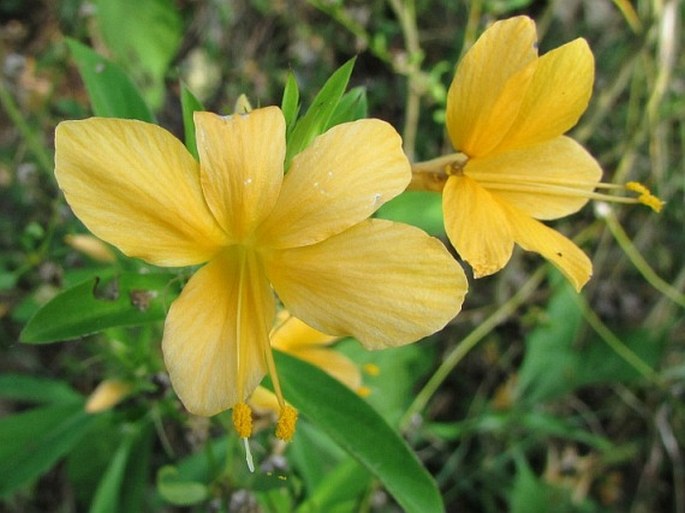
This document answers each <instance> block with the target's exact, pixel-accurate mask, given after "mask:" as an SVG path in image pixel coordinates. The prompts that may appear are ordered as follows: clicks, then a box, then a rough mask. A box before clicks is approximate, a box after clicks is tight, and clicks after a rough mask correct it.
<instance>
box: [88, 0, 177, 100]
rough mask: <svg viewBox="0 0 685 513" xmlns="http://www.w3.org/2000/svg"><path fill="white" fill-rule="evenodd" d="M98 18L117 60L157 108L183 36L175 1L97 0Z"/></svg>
mask: <svg viewBox="0 0 685 513" xmlns="http://www.w3.org/2000/svg"><path fill="white" fill-rule="evenodd" d="M96 17H97V22H98V27H99V29H100V31H101V33H102V37H103V39H104V41H105V44H106V45H107V47H108V48H109V50H110V51H111V52H112V55H113V56H114V57H113V58H114V60H115V61H116V62H118V63H119V64H121V65H122V66H124V68H125V69H126V70H127V72H128V73H129V75H130V76H131V77H132V78H133V80H134V81H135V82H136V84H137V85H138V86H139V87H140V88H141V89H142V90H143V91H144V95H145V98H147V100H148V102H149V104H150V105H152V106H153V107H154V108H155V109H156V108H159V107H160V106H161V105H162V102H163V99H164V77H165V75H166V72H167V70H168V68H169V64H170V63H171V61H172V59H173V58H174V56H175V55H176V51H177V50H178V47H179V45H180V43H181V39H182V37H183V22H182V19H181V15H180V13H179V11H178V8H177V7H176V6H175V5H174V1H173V0H145V1H142V2H141V1H140V0H97V1H96Z"/></svg>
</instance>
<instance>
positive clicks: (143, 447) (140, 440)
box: [119, 417, 157, 512]
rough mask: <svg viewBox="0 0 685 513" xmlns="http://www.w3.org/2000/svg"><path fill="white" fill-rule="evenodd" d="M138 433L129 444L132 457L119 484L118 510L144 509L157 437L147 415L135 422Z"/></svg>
mask: <svg viewBox="0 0 685 513" xmlns="http://www.w3.org/2000/svg"><path fill="white" fill-rule="evenodd" d="M137 428H138V433H137V436H136V437H135V438H134V440H133V445H132V446H131V454H133V455H134V457H133V458H129V459H128V463H127V464H126V470H125V472H124V480H123V482H122V484H121V494H120V498H119V511H123V512H128V511H144V510H145V508H144V507H143V504H144V501H145V496H146V494H147V490H148V486H149V485H148V480H149V476H150V467H151V457H152V451H153V446H154V445H155V441H156V439H157V437H156V432H155V426H154V423H153V422H152V420H151V419H150V418H149V417H144V418H143V419H141V421H140V422H138V423H137Z"/></svg>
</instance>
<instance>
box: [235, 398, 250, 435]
mask: <svg viewBox="0 0 685 513" xmlns="http://www.w3.org/2000/svg"><path fill="white" fill-rule="evenodd" d="M233 427H234V428H235V430H236V432H237V433H238V436H239V437H240V438H250V436H251V435H252V409H251V408H250V407H249V406H248V405H247V404H246V403H242V402H241V403H238V404H236V405H235V406H234V407H233Z"/></svg>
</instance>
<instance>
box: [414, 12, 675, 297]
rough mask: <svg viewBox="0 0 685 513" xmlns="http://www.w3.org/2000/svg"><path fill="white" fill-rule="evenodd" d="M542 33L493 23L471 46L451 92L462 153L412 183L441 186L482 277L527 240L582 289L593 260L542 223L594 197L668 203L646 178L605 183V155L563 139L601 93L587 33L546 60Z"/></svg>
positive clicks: (451, 220) (425, 167) (450, 222)
mask: <svg viewBox="0 0 685 513" xmlns="http://www.w3.org/2000/svg"><path fill="white" fill-rule="evenodd" d="M536 37H537V36H536V31H535V24H534V22H533V21H532V20H531V19H530V18H528V17H526V16H518V17H514V18H511V19H508V20H504V21H499V22H497V23H494V24H493V25H492V26H491V27H490V28H488V29H487V30H486V31H485V32H484V33H483V35H482V36H481V37H480V38H479V39H478V40H477V41H476V43H475V44H474V45H473V47H472V48H470V49H469V51H468V52H467V53H466V54H465V56H464V58H463V59H462V61H461V62H460V63H459V66H458V67H457V70H456V73H455V76H454V79H453V81H452V84H451V86H450V88H449V91H448V96H447V108H446V116H447V119H446V126H447V132H448V134H449V138H450V140H451V142H452V145H453V146H454V148H455V149H456V150H457V151H459V152H460V153H456V154H452V155H447V156H444V157H439V158H437V159H434V160H431V161H428V162H423V163H419V164H416V165H414V166H413V171H414V181H413V184H412V188H419V189H429V190H437V191H442V193H443V213H444V218H445V230H446V232H447V236H448V237H449V239H450V241H451V242H452V244H453V245H454V247H455V248H456V250H457V252H458V253H459V255H460V256H461V257H462V258H463V259H464V260H466V261H467V262H468V263H469V264H470V265H471V266H472V268H473V272H474V275H475V276H476V277H481V276H487V275H490V274H493V273H495V272H497V271H499V270H500V269H502V267H504V266H505V265H506V263H507V262H508V261H509V259H510V257H511V255H512V251H513V248H514V244H518V245H519V246H521V247H522V248H523V249H525V250H529V251H534V252H537V253H539V254H541V255H542V256H544V257H545V258H546V259H548V260H549V261H550V262H552V263H553V264H554V265H555V266H556V267H557V268H558V269H559V270H560V271H561V272H562V273H563V274H564V275H565V276H566V277H567V278H568V279H569V281H570V282H571V283H572V284H573V286H574V287H575V288H576V290H580V289H581V288H582V287H583V285H584V284H585V283H586V282H587V281H588V280H589V278H590V276H591V274H592V263H591V262H590V259H589V258H588V257H587V256H586V255H585V253H583V251H581V250H580V248H578V247H577V246H576V245H575V244H574V243H573V242H571V241H570V240H569V239H568V238H566V237H564V236H563V235H561V234H560V233H558V232H557V231H555V230H553V229H551V228H549V227H547V226H545V225H544V224H543V223H541V222H540V221H539V220H552V219H558V218H560V217H564V216H567V215H569V214H572V213H574V212H577V211H578V210H579V209H580V208H581V207H583V205H585V204H586V203H587V202H588V200H590V199H603V200H607V199H608V200H613V201H619V202H625V203H638V202H639V203H644V204H646V205H648V206H650V207H652V208H653V209H654V210H656V211H658V210H660V208H661V205H662V204H661V202H660V201H659V200H658V199H657V198H655V197H654V196H652V195H651V194H650V193H649V191H648V190H647V189H646V188H644V186H642V185H640V184H635V183H634V182H631V183H628V184H626V185H625V186H622V185H613V184H604V183H601V182H600V181H599V180H600V177H601V175H602V171H601V169H600V166H599V164H598V163H597V162H596V160H595V159H594V158H593V157H592V156H591V155H590V154H589V153H588V152H587V151H586V150H585V149H584V148H583V147H582V146H581V145H580V144H579V143H577V142H576V141H574V140H573V139H571V138H570V137H567V136H565V135H563V134H564V133H565V132H567V131H568V130H570V129H571V128H572V127H573V126H574V125H575V124H576V123H577V122H578V119H579V118H580V116H581V115H582V114H583V112H584V111H585V109H586V108H587V105H588V102H589V100H590V96H591V94H592V86H593V81H594V58H593V55H592V52H591V50H590V48H589V47H588V44H587V42H586V41H585V40H584V39H582V38H579V39H576V40H574V41H571V42H570V43H567V44H565V45H563V46H561V47H559V48H556V49H554V50H552V51H550V52H548V53H546V54H544V55H543V56H541V57H538V50H537V40H536ZM597 188H606V189H618V188H620V189H623V190H628V191H633V192H637V193H638V195H639V197H638V198H626V197H615V196H610V195H607V194H600V193H598V192H595V189H597Z"/></svg>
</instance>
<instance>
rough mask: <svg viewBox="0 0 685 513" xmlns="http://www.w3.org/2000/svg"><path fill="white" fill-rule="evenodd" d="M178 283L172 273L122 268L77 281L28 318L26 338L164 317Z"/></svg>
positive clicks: (55, 337) (35, 340) (66, 335)
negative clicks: (124, 269) (76, 283)
mask: <svg viewBox="0 0 685 513" xmlns="http://www.w3.org/2000/svg"><path fill="white" fill-rule="evenodd" d="M178 292H179V283H178V282H177V281H176V280H175V275H173V274H170V273H155V274H137V273H122V274H120V275H116V276H113V277H111V276H104V277H103V278H102V279H99V280H98V279H91V280H88V281H86V282H83V283H81V284H80V285H76V286H75V287H72V288H70V289H67V290H65V291H64V292H62V293H60V294H58V295H57V296H55V297H54V298H53V299H52V300H51V301H49V302H48V303H47V304H45V305H44V306H43V307H42V308H41V309H40V310H38V311H37V312H36V314H35V315H34V316H33V317H32V318H31V320H30V321H29V322H28V323H27V325H26V327H25V328H24V330H23V331H22V333H21V335H20V339H21V341H22V342H25V343H30V344H40V343H47V342H56V341H60V340H68V339H73V338H77V337H81V336H83V335H88V334H91V333H95V332H98V331H102V330H104V329H106V328H111V327H114V326H135V325H139V324H144V323H148V322H154V321H159V320H162V319H164V317H165V316H166V312H167V309H168V307H169V305H170V304H171V301H172V300H173V299H174V298H175V297H176V295H177V294H178Z"/></svg>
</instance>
